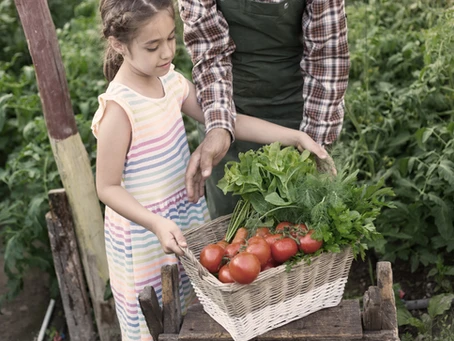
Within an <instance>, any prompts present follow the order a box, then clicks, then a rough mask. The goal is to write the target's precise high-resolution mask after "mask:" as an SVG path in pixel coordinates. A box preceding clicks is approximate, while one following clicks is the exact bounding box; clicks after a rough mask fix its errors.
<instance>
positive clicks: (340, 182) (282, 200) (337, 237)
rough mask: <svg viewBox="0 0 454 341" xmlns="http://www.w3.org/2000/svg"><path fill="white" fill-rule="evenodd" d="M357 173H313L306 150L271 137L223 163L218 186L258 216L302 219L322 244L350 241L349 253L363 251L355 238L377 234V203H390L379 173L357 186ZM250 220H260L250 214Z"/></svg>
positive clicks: (336, 247) (327, 247)
mask: <svg viewBox="0 0 454 341" xmlns="http://www.w3.org/2000/svg"><path fill="white" fill-rule="evenodd" d="M357 174H358V172H357V171H356V172H353V173H351V174H347V173H346V172H342V171H341V172H339V175H338V176H336V177H332V176H331V175H328V174H322V173H318V171H317V169H316V163H315V161H314V157H313V156H311V155H310V153H309V152H304V153H302V154H300V153H299V151H298V150H297V149H296V148H294V147H286V148H281V146H280V144H279V143H277V142H275V143H272V144H270V145H266V146H264V147H263V148H261V149H259V150H258V151H252V150H251V151H248V152H246V153H244V154H240V155H239V162H233V161H232V162H229V163H227V165H226V167H225V175H224V177H223V178H222V179H221V180H220V181H219V184H218V187H219V188H221V189H222V190H223V191H224V193H228V192H232V193H233V194H235V195H240V196H241V197H242V198H243V199H244V200H247V201H249V202H250V203H251V205H252V207H253V210H254V211H255V212H257V213H258V214H259V216H261V218H262V219H263V218H267V219H272V220H273V221H274V224H276V223H278V222H280V221H292V222H294V223H301V222H302V223H304V224H306V225H307V226H309V227H310V228H311V229H314V230H315V235H316V236H317V237H319V238H322V239H323V240H324V242H325V243H324V247H325V250H328V251H334V250H340V248H341V247H342V246H344V245H351V246H352V248H353V251H354V253H355V255H356V254H360V255H361V256H364V250H366V249H367V245H366V244H365V243H363V242H361V241H362V240H374V239H376V238H378V237H380V235H379V233H377V232H376V230H375V226H374V220H375V218H376V217H377V216H378V214H379V213H380V210H381V208H382V207H384V206H387V207H392V204H391V203H390V202H388V201H386V199H385V198H386V197H389V196H392V195H394V193H393V191H392V190H391V189H390V188H386V187H383V186H384V180H383V179H381V180H380V181H378V183H377V184H374V185H369V186H367V185H363V186H359V185H358V183H357V179H356V175H357ZM254 222H255V223H256V224H260V220H257V217H256V216H254ZM247 225H249V226H250V225H251V222H249V223H247Z"/></svg>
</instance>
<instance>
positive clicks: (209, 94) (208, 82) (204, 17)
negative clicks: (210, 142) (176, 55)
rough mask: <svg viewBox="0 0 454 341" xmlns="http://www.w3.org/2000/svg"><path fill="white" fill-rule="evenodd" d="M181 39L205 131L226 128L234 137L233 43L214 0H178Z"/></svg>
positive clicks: (232, 137)
mask: <svg viewBox="0 0 454 341" xmlns="http://www.w3.org/2000/svg"><path fill="white" fill-rule="evenodd" d="M178 2H179V11H180V16H181V19H182V21H183V24H184V42H185V45H186V47H187V48H188V51H189V54H190V56H191V59H192V63H193V69H192V79H193V82H194V84H195V85H196V90H197V98H198V100H199V102H200V106H201V107H202V110H203V113H204V116H205V132H206V133H209V132H210V131H211V130H213V129H215V128H223V129H226V130H227V131H228V132H229V133H230V135H231V140H233V139H234V136H235V134H234V131H235V117H236V111H235V106H234V104H233V101H232V62H231V58H230V56H231V54H232V53H233V52H234V51H235V44H234V43H233V40H232V39H231V38H230V36H229V27H228V24H227V22H226V20H225V19H224V17H223V16H222V14H221V13H220V12H218V11H217V6H216V0H178Z"/></svg>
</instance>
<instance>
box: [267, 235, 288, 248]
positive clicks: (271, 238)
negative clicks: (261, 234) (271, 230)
mask: <svg viewBox="0 0 454 341" xmlns="http://www.w3.org/2000/svg"><path fill="white" fill-rule="evenodd" d="M282 238H284V235H282V234H280V233H278V234H270V235H269V236H266V237H265V241H266V242H267V243H268V245H271V244H273V243H274V242H275V241H276V240H279V239H282Z"/></svg>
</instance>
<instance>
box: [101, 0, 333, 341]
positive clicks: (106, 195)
mask: <svg viewBox="0 0 454 341" xmlns="http://www.w3.org/2000/svg"><path fill="white" fill-rule="evenodd" d="M100 11H101V18H102V23H103V33H104V37H105V38H106V39H107V42H108V49H107V51H106V57H105V64H104V73H105V76H106V78H107V79H108V80H109V81H110V84H109V86H108V89H107V91H106V93H104V94H102V95H100V96H99V109H98V110H97V112H96V114H95V116H94V119H93V124H92V129H93V133H94V134H95V136H96V137H97V139H98V147H97V163H96V167H97V172H96V186H97V191H98V195H99V198H100V200H101V201H102V202H104V203H105V204H106V212H105V238H106V252H107V258H108V263H109V273H110V285H111V287H112V292H113V295H114V299H115V303H116V311H117V315H118V319H119V322H120V326H121V331H122V339H123V340H142V341H143V340H152V337H151V335H150V333H149V332H148V328H147V325H146V323H145V320H144V317H143V315H142V313H141V310H140V307H139V303H138V299H137V297H138V294H139V293H140V292H141V291H142V289H143V288H144V287H145V286H147V285H152V286H153V287H154V289H155V291H156V293H157V295H158V298H159V300H161V282H160V269H161V267H162V266H163V265H165V264H172V263H178V260H177V258H176V256H175V255H174V254H175V253H176V254H181V253H182V252H181V249H180V247H181V246H186V242H185V238H184V237H183V235H182V232H181V230H185V229H188V228H191V227H195V226H198V225H199V224H203V223H204V222H206V221H208V220H209V216H208V211H207V208H206V202H205V199H204V198H201V199H200V200H199V201H198V202H197V203H190V202H189V200H188V197H187V192H186V189H185V183H184V175H185V169H186V166H187V163H188V160H189V156H190V155H189V149H188V144H187V139H186V135H185V128H184V125H183V119H182V116H181V111H183V112H184V113H185V114H187V115H189V116H191V117H193V118H194V119H196V120H198V121H199V122H203V121H204V117H203V113H202V111H201V109H200V107H199V105H198V103H197V98H196V95H195V89H194V86H193V85H192V84H191V83H190V82H188V81H187V80H186V79H185V78H184V77H183V76H182V75H180V74H179V73H177V72H176V71H174V69H173V65H172V59H173V57H174V54H175V22H174V9H173V5H172V0H101V4H100ZM236 126H237V127H236V130H235V133H236V136H237V138H238V139H244V140H249V141H254V142H258V143H271V142H273V141H275V140H279V141H281V142H282V143H283V144H286V145H295V146H297V147H298V148H299V149H303V148H306V149H308V150H310V151H312V152H313V153H315V154H316V155H318V156H319V157H320V158H328V157H329V156H328V155H327V154H326V152H325V150H324V149H323V148H322V147H320V146H319V145H318V144H316V143H315V142H314V141H313V140H312V139H310V138H309V136H308V135H306V134H304V133H302V132H298V131H296V130H290V129H287V128H283V127H279V126H277V125H273V124H270V123H266V122H265V121H261V120H258V119H255V118H252V117H248V116H243V115H238V117H237V120H236ZM180 296H181V303H182V310H183V311H185V310H186V308H187V307H188V304H189V302H191V300H192V299H193V298H194V294H193V291H192V287H191V284H190V282H189V280H188V278H187V276H186V275H185V273H184V269H183V268H182V267H181V266H180Z"/></svg>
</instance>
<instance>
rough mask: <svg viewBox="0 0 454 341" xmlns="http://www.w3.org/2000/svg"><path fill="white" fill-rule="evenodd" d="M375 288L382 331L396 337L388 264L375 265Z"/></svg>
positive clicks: (391, 273) (395, 321)
mask: <svg viewBox="0 0 454 341" xmlns="http://www.w3.org/2000/svg"><path fill="white" fill-rule="evenodd" d="M377 286H378V288H379V289H380V296H381V299H382V315H383V318H382V326H381V329H382V330H390V331H392V332H393V333H394V335H395V336H396V337H397V336H398V334H399V333H398V326H397V311H396V300H395V298H394V289H393V271H392V269H391V263H390V262H378V263H377Z"/></svg>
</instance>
